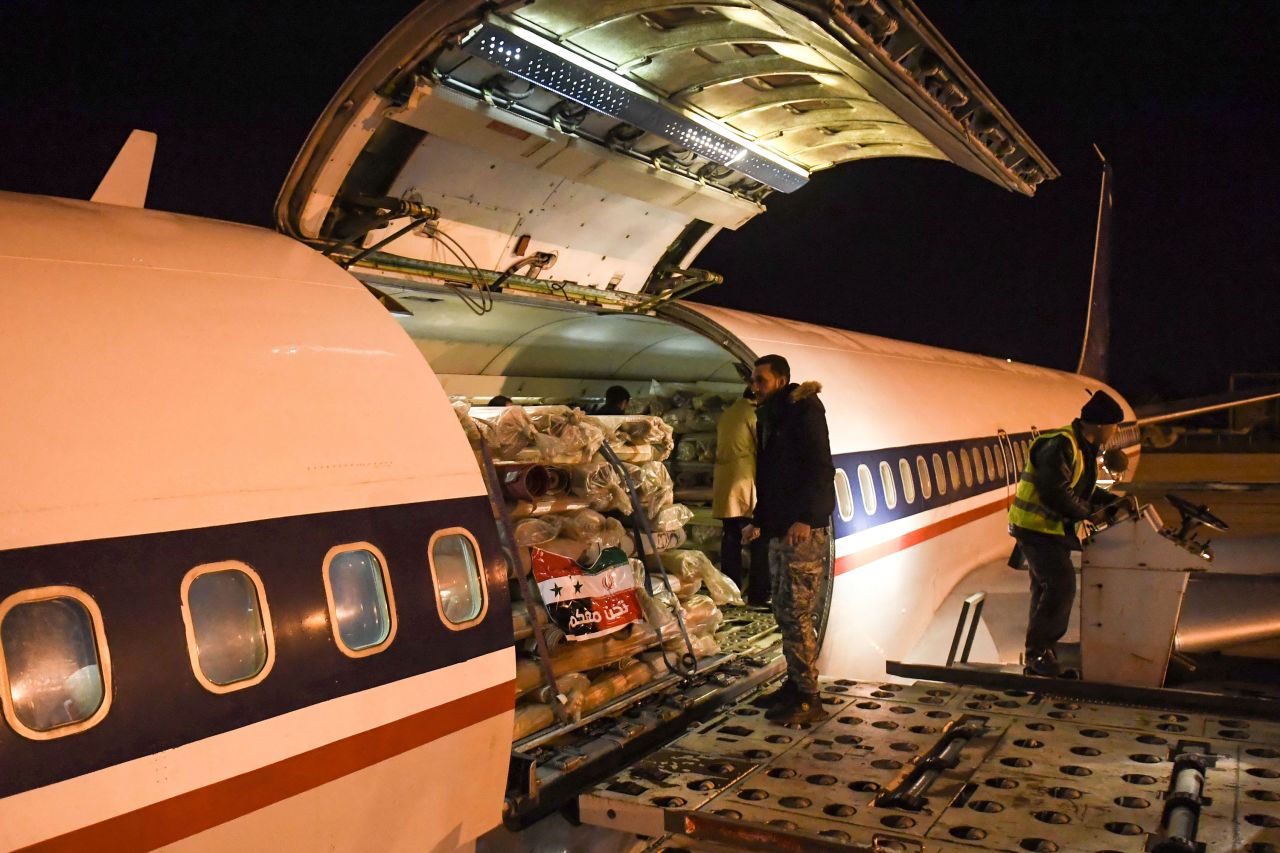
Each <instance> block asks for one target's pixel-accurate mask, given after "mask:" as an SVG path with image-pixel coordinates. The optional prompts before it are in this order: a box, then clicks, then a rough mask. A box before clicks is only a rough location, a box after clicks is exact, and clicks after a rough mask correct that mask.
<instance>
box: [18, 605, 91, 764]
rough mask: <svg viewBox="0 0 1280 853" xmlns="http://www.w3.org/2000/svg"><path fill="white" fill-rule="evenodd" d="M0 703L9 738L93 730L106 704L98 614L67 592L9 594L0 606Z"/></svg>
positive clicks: (41, 737)
mask: <svg viewBox="0 0 1280 853" xmlns="http://www.w3.org/2000/svg"><path fill="white" fill-rule="evenodd" d="M0 685H2V686H3V691H2V692H0V699H3V705H4V716H5V718H6V719H7V720H8V721H9V725H11V726H12V727H13V730H14V731H16V732H17V733H18V734H20V735H22V736H23V737H26V738H30V739H31V740H50V739H52V738H56V737H62V736H64V735H69V734H74V733H75V732H79V731H83V730H85V729H87V728H89V727H90V726H93V725H95V724H96V723H97V722H98V721H99V720H101V719H102V718H103V717H105V716H106V714H107V709H108V708H109V706H110V704H111V664H110V659H109V656H108V655H107V640H106V636H105V635H104V634H103V630H102V614H101V613H100V612H99V611H98V606H97V604H95V603H94V601H93V599H91V598H89V596H87V595H85V594H84V593H83V592H82V591H80V590H78V589H75V588H74V587H64V586H51V587H42V588H40V589H30V590H25V591H23V592H18V593H14V594H13V595H11V596H9V597H8V598H6V599H5V600H4V603H3V604H0Z"/></svg>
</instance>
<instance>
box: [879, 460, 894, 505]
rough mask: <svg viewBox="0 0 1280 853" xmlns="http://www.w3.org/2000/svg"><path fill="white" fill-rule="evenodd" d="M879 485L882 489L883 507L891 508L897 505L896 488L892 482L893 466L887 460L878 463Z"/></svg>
mask: <svg viewBox="0 0 1280 853" xmlns="http://www.w3.org/2000/svg"><path fill="white" fill-rule="evenodd" d="M880 487H881V488H883V489H884V508H885V509H893V508H894V507H896V506H897V505H898V488H897V486H896V485H895V484H894V482H893V467H892V466H891V465H890V464H889V463H888V462H881V463H880Z"/></svg>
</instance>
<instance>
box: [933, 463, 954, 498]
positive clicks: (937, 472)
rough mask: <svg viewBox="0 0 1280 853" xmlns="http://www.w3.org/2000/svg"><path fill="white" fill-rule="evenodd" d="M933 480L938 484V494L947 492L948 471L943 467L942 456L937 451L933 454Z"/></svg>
mask: <svg viewBox="0 0 1280 853" xmlns="http://www.w3.org/2000/svg"><path fill="white" fill-rule="evenodd" d="M953 461H954V460H953ZM933 481H934V483H936V484H937V486H938V494H939V495H945V494H946V493H947V472H946V470H945V469H944V468H943V467H942V457H941V456H939V455H938V454H936V453H935V454H933Z"/></svg>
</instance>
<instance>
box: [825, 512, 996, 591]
mask: <svg viewBox="0 0 1280 853" xmlns="http://www.w3.org/2000/svg"><path fill="white" fill-rule="evenodd" d="M1012 502H1013V500H1012V498H1000V499H999V500H997V501H993V502H991V503H988V504H983V505H982V506H978V507H974V508H973V509H970V510H965V511H964V512H962V513H959V514H957V515H953V516H951V517H950V518H944V519H942V520H941V521H935V522H934V523H933V524H926V525H925V526H924V527H918V528H916V529H915V530H912V531H909V532H907V533H904V534H902V535H901V536H899V537H897V538H896V539H889V540H887V541H884V542H881V543H880V544H878V545H872V546H871V547H869V548H863V549H862V550H861V551H854V552H853V553H852V554H845V555H844V556H843V557H837V558H836V565H835V573H836V574H837V575H842V574H844V573H845V572H851V571H853V570H854V569H856V568H859V567H861V566H865V565H866V564H867V563H870V562H873V561H875V560H879V559H880V558H882V557H888V556H889V555H890V554H896V553H897V552H899V551H905V550H906V549H908V548H910V547H911V546H912V545H919V544H920V543H921V542H927V541H928V540H930V539H933V538H934V537H935V536H941V535H942V534H944V533H947V532H949V531H952V530H955V529H956V528H957V527H964V526H965V525H966V524H968V523H970V522H972V521H977V520H978V519H980V518H983V517H985V516H988V515H991V514H992V513H993V512H999V511H1000V510H1007V509H1008V508H1009V504H1010V503H1012Z"/></svg>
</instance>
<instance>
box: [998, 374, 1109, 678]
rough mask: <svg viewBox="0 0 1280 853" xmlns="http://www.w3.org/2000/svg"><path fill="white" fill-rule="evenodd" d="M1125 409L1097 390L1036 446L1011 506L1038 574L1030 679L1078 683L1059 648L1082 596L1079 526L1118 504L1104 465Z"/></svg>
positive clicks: (1012, 525) (1030, 623)
mask: <svg viewBox="0 0 1280 853" xmlns="http://www.w3.org/2000/svg"><path fill="white" fill-rule="evenodd" d="M1123 419H1124V410H1123V409H1121V408H1120V404H1119V403H1117V402H1116V401H1115V399H1114V398H1113V397H1111V395H1109V394H1107V392H1105V391H1098V392H1097V393H1095V394H1094V395H1093V396H1092V397H1090V398H1089V402H1087V403H1085V404H1084V407H1083V408H1082V409H1081V410H1080V417H1079V418H1077V419H1076V420H1074V421H1072V422H1071V425H1070V426H1065V427H1063V428H1061V429H1055V430H1050V431H1048V432H1042V433H1040V435H1039V436H1038V437H1037V438H1036V440H1035V441H1034V442H1032V444H1031V449H1030V452H1029V453H1028V454H1027V465H1026V468H1024V469H1023V471H1022V477H1021V479H1020V480H1019V481H1018V491H1017V494H1016V495H1015V496H1014V499H1013V505H1012V506H1010V507H1009V533H1010V534H1011V535H1012V536H1013V537H1014V539H1015V540H1017V543H1018V547H1017V549H1015V557H1016V555H1017V553H1019V552H1020V553H1021V556H1022V559H1023V560H1025V561H1026V564H1027V568H1028V569H1030V572H1031V611H1030V615H1029V617H1028V620H1027V647H1026V649H1027V657H1026V668H1025V670H1024V671H1025V672H1026V674H1027V675H1043V676H1049V677H1068V678H1070V677H1078V674H1077V673H1075V672H1074V671H1073V670H1066V669H1064V668H1063V667H1062V666H1061V665H1060V664H1059V663H1058V657H1057V654H1056V652H1055V651H1054V644H1055V643H1057V642H1058V640H1060V639H1062V635H1063V634H1065V633H1066V632H1067V623H1068V621H1069V620H1070V618H1071V605H1072V602H1073V601H1074V600H1075V596H1076V570H1075V567H1074V566H1072V564H1071V552H1072V551H1073V550H1076V551H1078V550H1080V541H1079V539H1078V538H1077V535H1076V534H1077V531H1076V525H1077V524H1078V523H1079V522H1081V521H1084V520H1085V519H1087V518H1088V517H1089V516H1091V515H1092V514H1093V513H1094V512H1095V511H1096V510H1097V509H1098V508H1100V507H1102V506H1105V505H1106V504H1108V503H1111V502H1112V501H1113V500H1114V498H1112V496H1111V495H1110V494H1108V493H1107V492H1105V491H1103V490H1101V489H1098V488H1097V487H1096V483H1097V478H1098V469H1097V460H1098V454H1099V453H1101V452H1102V447H1103V446H1104V445H1105V444H1106V442H1107V441H1108V440H1109V439H1110V438H1111V437H1112V436H1113V435H1115V432H1116V425H1117V424H1119V423H1120V421H1122V420H1123Z"/></svg>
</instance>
